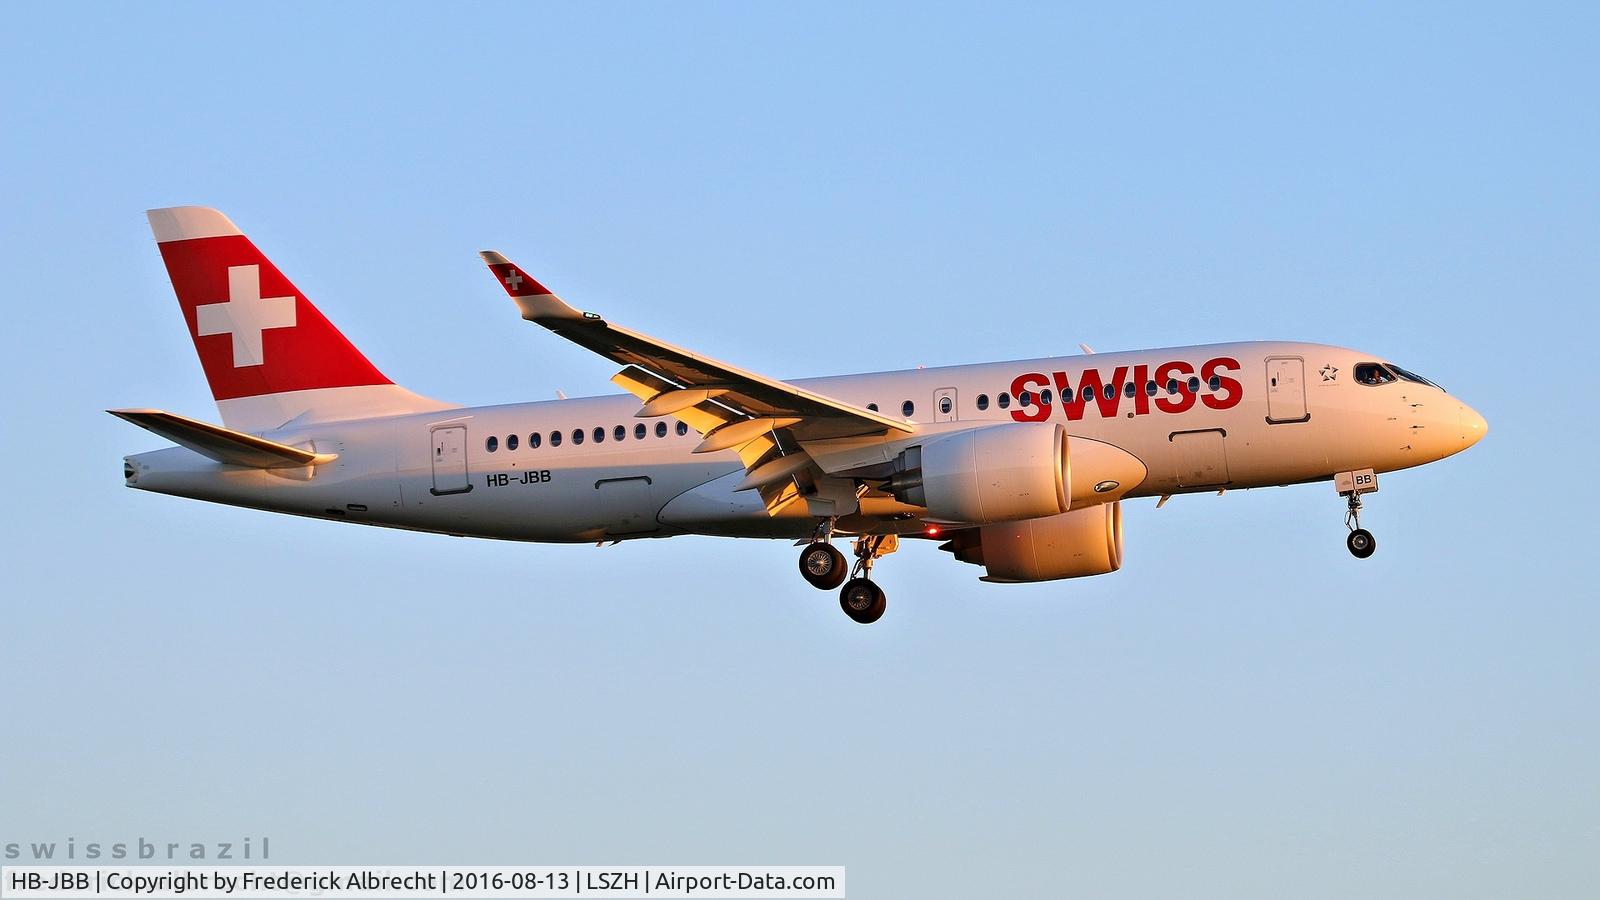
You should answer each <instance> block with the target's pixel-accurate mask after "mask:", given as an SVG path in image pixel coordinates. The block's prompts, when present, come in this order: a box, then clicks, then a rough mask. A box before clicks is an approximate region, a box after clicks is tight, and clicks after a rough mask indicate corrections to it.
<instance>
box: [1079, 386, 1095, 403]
mask: <svg viewBox="0 0 1600 900" xmlns="http://www.w3.org/2000/svg"><path fill="white" fill-rule="evenodd" d="M1078 396H1079V397H1082V398H1083V400H1084V402H1086V403H1087V402H1088V401H1090V400H1093V399H1094V388H1092V387H1089V386H1087V385H1085V386H1084V388H1083V390H1081V391H1079V392H1078Z"/></svg>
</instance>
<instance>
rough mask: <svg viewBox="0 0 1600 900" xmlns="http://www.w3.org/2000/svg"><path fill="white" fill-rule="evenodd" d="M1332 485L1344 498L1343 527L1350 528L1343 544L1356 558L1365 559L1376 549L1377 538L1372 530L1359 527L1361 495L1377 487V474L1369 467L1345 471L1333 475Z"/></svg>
mask: <svg viewBox="0 0 1600 900" xmlns="http://www.w3.org/2000/svg"><path fill="white" fill-rule="evenodd" d="M1333 483H1334V487H1335V488H1337V489H1338V491H1339V493H1340V495H1342V496H1344V497H1345V498H1346V506H1345V513H1344V527H1345V528H1348V529H1349V530H1350V536H1349V537H1347V538H1345V541H1344V545H1345V546H1346V547H1348V548H1349V549H1350V555H1351V556H1354V557H1355V558H1356V559H1366V558H1367V557H1369V556H1371V555H1372V554H1373V552H1374V551H1376V550H1377V549H1378V540H1377V538H1374V537H1373V536H1372V532H1370V531H1368V530H1366V529H1365V528H1362V527H1361V495H1362V494H1368V493H1371V492H1373V491H1376V490H1377V489H1378V476H1377V475H1376V474H1375V473H1374V472H1373V471H1372V470H1371V469H1362V470H1360V471H1358V472H1345V473H1342V474H1339V475H1336V476H1334V479H1333Z"/></svg>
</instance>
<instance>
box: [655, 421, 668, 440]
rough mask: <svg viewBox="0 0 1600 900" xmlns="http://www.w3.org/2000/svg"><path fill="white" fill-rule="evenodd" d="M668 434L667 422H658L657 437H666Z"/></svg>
mask: <svg viewBox="0 0 1600 900" xmlns="http://www.w3.org/2000/svg"><path fill="white" fill-rule="evenodd" d="M666 436H667V423H665V422H657V423H656V437H658V438H664V437H666Z"/></svg>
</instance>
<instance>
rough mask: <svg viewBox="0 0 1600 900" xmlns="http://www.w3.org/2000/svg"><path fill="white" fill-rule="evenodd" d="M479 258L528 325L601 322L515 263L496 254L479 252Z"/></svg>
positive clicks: (595, 316)
mask: <svg viewBox="0 0 1600 900" xmlns="http://www.w3.org/2000/svg"><path fill="white" fill-rule="evenodd" d="M478 255H479V256H481V257H483V261H484V264H486V265H487V266H488V267H489V271H491V272H493V273H494V277H495V278H496V279H497V280H499V282H500V286H501V287H503V288H505V289H506V293H507V294H509V295H510V296H511V299H512V300H513V301H515V302H516V304H517V309H520V310H522V317H523V318H524V319H527V320H528V321H529V322H538V323H540V324H545V323H547V322H552V321H560V320H563V319H566V320H574V319H575V320H579V321H582V320H585V319H588V320H591V321H595V320H599V318H600V317H599V316H597V315H594V314H593V313H582V312H579V311H578V310H576V309H573V308H572V307H571V306H568V305H567V304H566V303H565V302H563V301H562V300H561V298H560V297H557V296H556V295H555V294H552V293H551V292H550V289H549V288H547V287H545V286H544V285H542V284H540V283H539V282H538V281H536V280H534V278H533V277H532V276H530V275H529V274H528V273H527V272H524V271H522V269H521V267H519V266H518V265H517V264H516V263H514V262H512V261H511V260H509V259H506V258H505V257H504V256H502V255H501V254H499V253H497V252H495V251H494V250H480V251H478Z"/></svg>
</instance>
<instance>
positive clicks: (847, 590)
mask: <svg viewBox="0 0 1600 900" xmlns="http://www.w3.org/2000/svg"><path fill="white" fill-rule="evenodd" d="M887 606H888V603H887V601H886V600H885V598H884V596H883V589H882V588H880V587H878V586H877V585H875V584H873V583H872V582H870V581H868V580H867V579H865V578H852V579H850V580H849V581H847V582H845V583H844V589H843V590H841V591H839V608H840V609H842V610H844V614H845V615H847V616H849V617H850V618H851V619H853V620H855V621H857V622H860V623H861V624H863V625H871V624H872V623H873V622H876V621H878V620H879V619H881V618H883V611H884V609H885V608H886V607H887Z"/></svg>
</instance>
